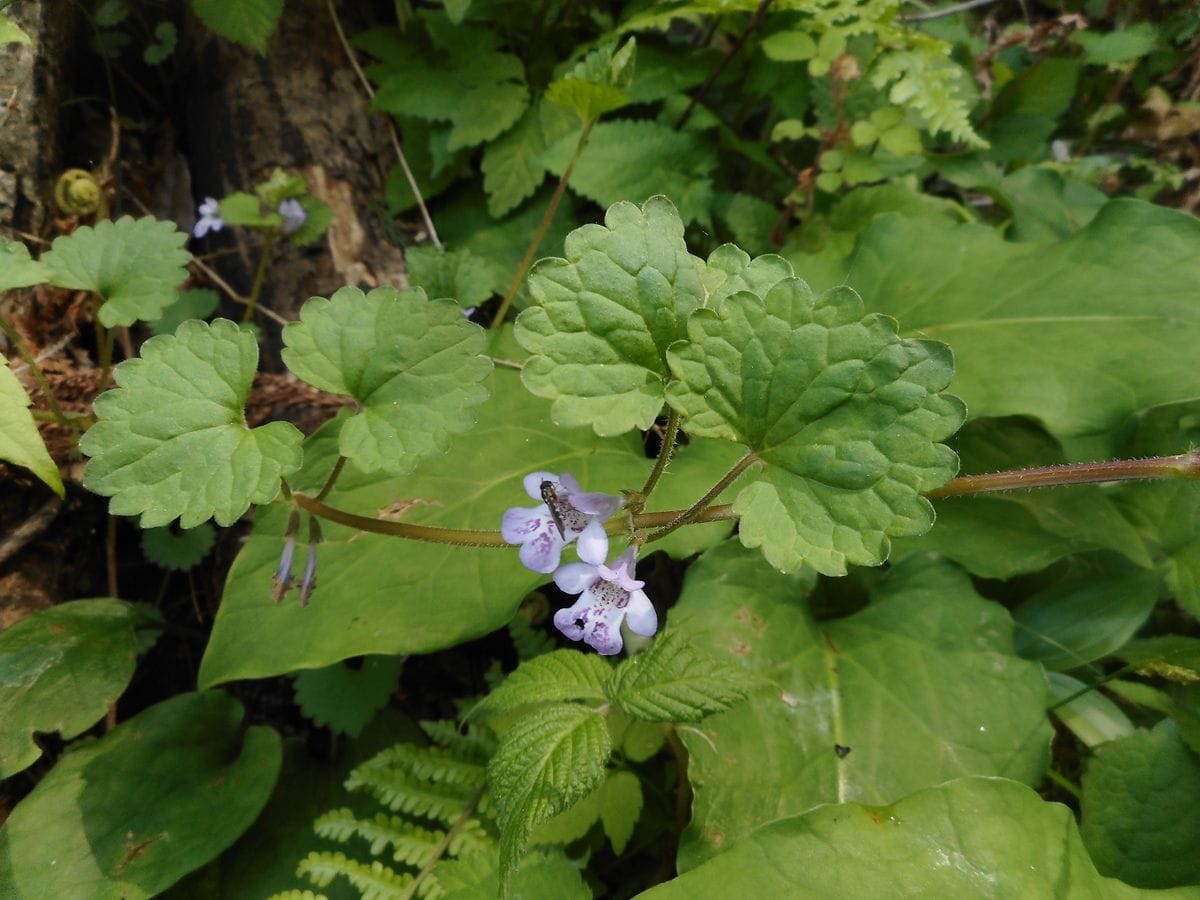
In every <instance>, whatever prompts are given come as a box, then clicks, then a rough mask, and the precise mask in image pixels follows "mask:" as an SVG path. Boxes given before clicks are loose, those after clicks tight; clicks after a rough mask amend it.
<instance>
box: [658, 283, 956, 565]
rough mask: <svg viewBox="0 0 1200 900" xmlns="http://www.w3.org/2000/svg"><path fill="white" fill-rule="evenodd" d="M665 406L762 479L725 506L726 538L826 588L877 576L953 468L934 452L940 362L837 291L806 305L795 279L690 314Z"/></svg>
mask: <svg viewBox="0 0 1200 900" xmlns="http://www.w3.org/2000/svg"><path fill="white" fill-rule="evenodd" d="M667 358H668V361H669V362H670V365H671V370H672V372H673V373H674V374H675V375H676V377H677V378H678V380H677V381H675V382H673V383H672V384H671V385H670V386H669V387H668V388H667V400H668V402H669V403H670V404H671V406H672V407H673V408H674V409H676V410H677V411H678V412H680V413H681V414H682V415H683V416H684V417H685V418H686V420H687V429H688V431H689V433H691V434H697V435H703V436H706V437H718V438H723V439H725V440H731V441H737V442H739V443H743V444H745V445H746V446H748V447H749V448H750V449H751V450H752V451H754V453H755V454H756V455H757V458H758V459H759V460H761V461H762V462H763V463H764V465H765V470H764V472H763V475H762V477H761V478H760V479H758V480H757V481H755V482H754V483H752V484H750V485H749V486H747V487H745V488H743V489H742V491H741V492H740V493H739V494H738V497H737V500H736V501H735V502H734V509H735V511H737V512H738V513H739V514H740V516H741V529H740V534H741V538H742V541H743V543H745V544H746V546H748V547H761V548H762V550H763V554H764V555H765V556H766V557H767V559H768V560H769V561H770V562H771V564H772V565H774V566H776V567H778V568H780V569H782V570H785V571H789V570H792V569H795V568H797V567H798V566H800V565H801V564H804V563H807V564H808V565H811V566H812V567H813V568H815V569H817V571H819V572H822V573H824V574H826V575H842V574H845V572H846V566H847V564H855V565H862V564H868V565H873V564H878V563H880V562H882V561H883V560H884V559H886V558H887V554H888V549H889V542H888V538H889V536H892V535H909V534H920V533H921V532H923V531H925V530H927V529H928V528H929V526H930V525H932V524H933V508H932V506H931V505H930V504H929V502H928V501H927V500H925V499H924V498H923V497H922V496H921V493H922V492H924V491H928V490H930V489H932V488H935V487H938V486H939V485H941V484H944V483H945V482H946V481H948V480H949V479H950V478H951V477H952V476H953V475H954V473H955V472H956V471H957V468H958V460H957V457H956V456H955V455H954V452H953V451H952V450H950V449H949V448H948V447H946V446H944V445H942V444H939V443H937V442H938V441H940V440H944V439H945V438H947V437H949V436H950V435H951V434H953V433H954V431H955V429H957V428H958V426H959V425H960V424H961V423H962V419H963V417H964V415H965V410H964V409H963V406H962V403H961V402H959V401H958V399H957V398H955V397H952V396H949V395H946V394H942V393H940V392H941V391H942V390H943V389H944V388H945V387H946V386H947V385H948V384H949V382H950V378H951V376H952V374H953V372H954V366H953V361H952V358H951V354H950V350H949V348H948V347H946V346H945V345H943V344H938V343H934V342H931V341H918V340H902V339H901V338H899V337H898V336H897V334H896V328H895V323H894V322H892V320H890V319H888V318H886V317H884V316H880V315H864V314H863V306H862V301H861V300H860V299H859V297H858V295H857V294H855V293H854V292H853V291H852V290H850V289H849V288H841V289H835V290H832V291H828V292H826V293H825V294H823V295H821V296H820V297H816V298H814V296H813V294H812V291H811V290H810V289H809V287H808V285H807V284H805V283H804V282H803V281H801V280H800V279H798V278H790V279H786V280H784V281H781V282H779V283H778V284H776V285H775V287H773V288H771V290H770V291H769V292H768V293H767V294H766V297H765V299H759V297H757V296H755V295H754V294H751V293H749V292H743V293H737V294H733V295H731V296H730V297H728V298H727V299H726V300H725V301H724V302H722V303H721V304H720V305H719V307H718V308H717V309H715V310H714V309H702V310H699V311H698V312H696V313H695V314H693V315H692V317H691V319H690V321H689V323H688V340H687V342H685V343H680V344H678V345H676V346H675V347H672V348H671V349H670V350H669V351H668V353H667Z"/></svg>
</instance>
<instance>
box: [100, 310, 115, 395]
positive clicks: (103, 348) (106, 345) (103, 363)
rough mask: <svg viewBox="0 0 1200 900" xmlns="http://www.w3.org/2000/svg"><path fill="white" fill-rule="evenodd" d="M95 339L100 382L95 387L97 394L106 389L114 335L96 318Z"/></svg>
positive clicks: (110, 369) (110, 371)
mask: <svg viewBox="0 0 1200 900" xmlns="http://www.w3.org/2000/svg"><path fill="white" fill-rule="evenodd" d="M96 340H97V342H98V343H99V344H100V383H99V384H98V385H97V387H96V393H97V395H99V394H102V393H104V392H105V391H106V390H108V377H109V375H111V374H112V357H113V344H114V342H115V340H116V337H115V335H114V334H113V333H112V332H111V331H109V330H108V329H107V328H105V327H104V326H103V325H101V324H100V320H99V319H96Z"/></svg>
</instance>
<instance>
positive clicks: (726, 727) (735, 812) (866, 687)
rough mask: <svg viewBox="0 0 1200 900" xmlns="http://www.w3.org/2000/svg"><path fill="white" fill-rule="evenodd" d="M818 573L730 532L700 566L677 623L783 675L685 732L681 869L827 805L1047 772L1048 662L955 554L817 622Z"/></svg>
mask: <svg viewBox="0 0 1200 900" xmlns="http://www.w3.org/2000/svg"><path fill="white" fill-rule="evenodd" d="M811 584H812V576H811V574H805V573H803V572H802V573H801V574H800V575H793V576H786V575H780V574H779V573H778V572H776V571H774V570H773V569H772V568H771V567H770V566H768V565H767V564H766V563H764V562H763V560H762V559H761V558H760V557H758V556H757V554H754V553H752V552H750V551H748V550H746V549H744V548H742V547H740V546H738V545H737V544H736V543H734V542H732V541H729V542H726V543H725V544H722V545H720V546H719V547H717V548H715V549H713V550H710V551H709V552H708V553H706V554H705V555H704V556H703V557H701V559H700V561H699V562H698V563H697V564H696V565H695V566H693V567H692V569H691V570H689V572H688V575H687V580H686V581H685V583H684V590H683V595H682V597H681V598H680V601H679V605H678V606H677V607H676V608H675V609H674V610H673V611H672V623H671V625H672V628H678V629H679V630H680V631H681V632H682V633H684V634H686V635H690V636H692V639H693V640H694V641H695V643H696V644H697V646H699V647H701V648H703V649H705V650H708V651H710V652H713V653H714V654H715V655H717V656H718V657H721V658H724V659H726V660H729V661H731V662H740V663H741V664H742V665H746V666H748V667H750V668H752V669H754V670H756V671H757V672H758V673H759V674H761V675H763V676H766V677H768V678H770V679H771V680H773V681H774V682H776V684H777V685H778V687H776V688H774V689H773V690H771V691H764V692H760V693H758V694H756V695H754V696H752V697H751V698H750V700H748V701H747V702H746V703H743V704H740V705H738V706H736V707H734V708H733V709H731V710H729V711H728V712H724V713H720V714H718V715H716V716H712V717H710V718H708V719H706V720H705V722H704V730H705V736H703V737H702V736H699V735H695V734H692V733H690V732H686V731H685V732H683V734H682V737H683V740H684V742H685V744H686V745H687V747H688V751H689V754H690V762H689V770H688V776H689V779H690V780H691V783H692V787H693V790H694V791H695V800H694V803H693V808H692V810H693V817H692V823H691V825H690V826H689V827H688V829H687V831H686V832H685V833H684V836H683V839H682V842H681V845H680V851H679V864H680V868H681V869H688V868H691V867H692V866H694V865H697V864H698V863H699V862H701V861H702V860H703V859H706V858H707V857H709V856H711V855H713V854H714V853H716V852H717V851H718V850H719V849H720V847H721V845H722V844H723V843H726V842H728V841H730V840H733V839H735V838H738V837H740V836H742V835H744V834H747V833H748V832H750V831H751V830H753V829H754V828H755V827H757V826H758V825H761V824H762V823H764V822H767V821H769V820H771V819H774V818H778V817H780V816H785V815H794V814H796V813H800V812H804V811H805V810H808V809H810V808H812V807H814V806H817V805H818V804H821V803H838V802H848V801H856V802H863V803H890V802H895V801H897V800H899V799H900V798H902V797H904V796H905V795H907V794H909V793H911V792H913V791H915V790H920V789H921V788H924V787H928V786H931V785H935V784H939V783H941V782H943V781H946V780H947V779H950V778H955V777H958V776H962V775H1002V776H1005V777H1009V778H1014V779H1017V780H1020V781H1024V782H1027V783H1033V782H1036V781H1037V780H1038V779H1039V778H1040V777H1041V775H1042V772H1043V771H1044V769H1045V765H1046V762H1047V760H1048V752H1049V743H1050V737H1051V734H1052V731H1051V728H1050V724H1049V722H1048V721H1047V719H1046V715H1045V708H1046V700H1047V688H1046V679H1045V676H1044V674H1043V673H1042V669H1041V666H1039V665H1037V664H1034V663H1030V662H1026V661H1025V660H1022V659H1020V658H1018V657H1016V656H1015V655H1014V654H1013V652H1012V628H1013V626H1012V621H1011V619H1010V618H1009V615H1008V613H1007V612H1006V611H1005V610H1004V609H1003V608H1002V607H1000V606H999V605H997V604H995V603H992V602H990V601H987V600H984V599H983V598H981V597H980V596H979V595H978V594H976V593H975V591H974V590H973V589H972V587H971V583H970V581H969V579H968V578H967V576H966V575H965V574H964V573H963V572H962V571H961V570H959V569H957V568H956V567H954V566H952V565H949V564H947V563H944V562H935V561H933V560H931V559H928V558H914V559H911V560H907V561H906V562H904V563H903V564H901V565H900V566H898V567H896V568H894V569H892V570H891V571H890V572H889V573H888V575H887V577H886V578H885V579H883V580H882V581H881V582H880V584H879V587H878V588H877V590H876V591H875V592H874V595H873V598H872V599H873V602H872V603H871V605H870V606H868V607H867V608H866V609H864V610H862V611H861V612H859V613H856V614H855V615H853V616H850V617H849V618H846V619H841V620H837V621H832V622H826V623H821V624H818V623H817V622H815V621H814V620H813V618H812V615H811V613H810V612H809V610H808V608H807V604H806V602H805V595H806V593H807V592H808V590H809V589H810V586H811Z"/></svg>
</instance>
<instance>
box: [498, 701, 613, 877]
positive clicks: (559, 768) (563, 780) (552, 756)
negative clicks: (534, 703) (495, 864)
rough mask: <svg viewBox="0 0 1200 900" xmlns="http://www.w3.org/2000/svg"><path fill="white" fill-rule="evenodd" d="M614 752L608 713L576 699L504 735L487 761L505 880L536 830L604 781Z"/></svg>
mask: <svg viewBox="0 0 1200 900" xmlns="http://www.w3.org/2000/svg"><path fill="white" fill-rule="evenodd" d="M611 753H612V741H611V739H610V738H609V734H608V726H607V725H606V724H605V721H604V717H603V716H601V715H600V714H599V713H598V712H596V711H595V710H594V709H589V708H588V707H586V706H581V705H579V704H574V703H571V704H561V705H555V706H548V707H545V708H543V709H539V710H537V711H536V712H533V713H531V714H529V715H527V716H525V717H524V718H522V719H520V720H519V721H517V722H516V723H515V724H514V725H513V726H512V728H510V729H509V730H508V731H507V732H506V733H505V734H504V737H503V738H502V739H501V741H500V746H499V748H498V749H497V750H496V755H495V756H493V757H492V760H491V762H490V763H489V764H488V783H489V785H490V786H491V790H492V795H491V796H492V802H493V803H494V804H495V806H496V812H497V820H498V822H499V824H500V878H501V882H502V883H503V882H506V881H507V880H508V879H509V878H510V877H511V873H512V872H513V871H514V870H515V869H516V866H517V862H518V860H519V859H520V855H521V851H522V850H523V849H524V848H525V844H526V842H527V841H528V838H529V834H530V832H532V831H533V829H534V828H536V827H537V826H538V825H539V824H541V823H542V822H544V821H546V820H547V819H549V818H550V817H551V816H554V815H557V814H558V813H560V812H562V811H563V810H564V809H566V808H567V807H569V806H570V805H571V804H573V803H575V802H576V801H578V800H580V799H581V798H583V797H585V796H587V795H588V794H590V793H591V792H592V791H594V790H595V789H596V788H598V787H599V786H600V785H601V783H603V781H604V777H605V766H606V765H607V763H608V757H609V755H610V754H611Z"/></svg>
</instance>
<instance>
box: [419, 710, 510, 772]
mask: <svg viewBox="0 0 1200 900" xmlns="http://www.w3.org/2000/svg"><path fill="white" fill-rule="evenodd" d="M418 724H419V725H420V726H421V730H422V731H424V732H425V733H426V734H427V735H429V739H430V740H431V741H433V742H434V743H435V744H437V745H439V746H441V747H445V748H446V749H447V750H449V751H451V752H453V753H457V754H458V755H459V756H461V757H462V758H463V759H467V760H471V761H472V762H478V763H479V764H480V765H487V761H488V760H489V759H491V757H492V754H493V753H495V752H496V740H495V738H493V737H492V736H491V734H490V733H489V732H487V731H484V730H483V729H482V728H478V727H476V726H474V725H468V726H467V733H466V734H463V733H462V732H461V731H459V728H458V723H457V722H454V721H453V720H451V719H439V720H437V721H435V722H419V723H418Z"/></svg>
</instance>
